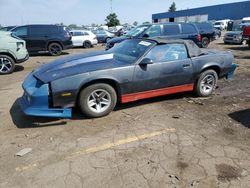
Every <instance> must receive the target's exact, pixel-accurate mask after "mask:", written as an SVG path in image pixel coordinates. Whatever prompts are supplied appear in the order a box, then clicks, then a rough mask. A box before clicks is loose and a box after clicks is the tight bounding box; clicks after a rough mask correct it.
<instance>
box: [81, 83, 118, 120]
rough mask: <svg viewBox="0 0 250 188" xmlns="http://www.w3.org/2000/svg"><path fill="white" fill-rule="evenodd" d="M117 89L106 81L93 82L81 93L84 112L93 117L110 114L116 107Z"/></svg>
mask: <svg viewBox="0 0 250 188" xmlns="http://www.w3.org/2000/svg"><path fill="white" fill-rule="evenodd" d="M116 102H117V95H116V92H115V89H114V88H113V87H112V86H110V85H108V84H104V83H98V84H93V85H90V86H88V87H86V88H85V89H83V90H82V91H81V93H80V97H79V106H80V109H81V111H82V113H83V114H85V115H86V116H88V117H91V118H98V117H103V116H106V115H108V114H109V113H110V112H111V111H112V110H113V109H114V107H115V105H116Z"/></svg>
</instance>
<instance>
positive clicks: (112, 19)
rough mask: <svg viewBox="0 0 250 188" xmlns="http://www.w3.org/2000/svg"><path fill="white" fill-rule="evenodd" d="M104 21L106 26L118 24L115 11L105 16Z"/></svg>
mask: <svg viewBox="0 0 250 188" xmlns="http://www.w3.org/2000/svg"><path fill="white" fill-rule="evenodd" d="M105 21H106V22H107V23H106V25H107V26H108V27H115V26H117V25H120V21H119V19H118V17H117V15H116V13H111V14H109V15H108V16H107V18H106V19H105Z"/></svg>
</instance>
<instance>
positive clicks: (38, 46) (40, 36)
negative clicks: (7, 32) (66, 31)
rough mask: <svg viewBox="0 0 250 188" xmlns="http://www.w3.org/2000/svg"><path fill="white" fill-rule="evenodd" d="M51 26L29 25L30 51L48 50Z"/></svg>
mask: <svg viewBox="0 0 250 188" xmlns="http://www.w3.org/2000/svg"><path fill="white" fill-rule="evenodd" d="M48 32H49V28H47V27H46V26H41V25H31V26H29V48H30V51H33V52H38V51H45V50H47V48H46V44H47V40H48V37H49V34H48Z"/></svg>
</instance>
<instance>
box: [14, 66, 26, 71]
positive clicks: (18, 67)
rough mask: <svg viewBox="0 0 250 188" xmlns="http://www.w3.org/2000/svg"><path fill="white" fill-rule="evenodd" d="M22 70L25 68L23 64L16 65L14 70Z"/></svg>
mask: <svg viewBox="0 0 250 188" xmlns="http://www.w3.org/2000/svg"><path fill="white" fill-rule="evenodd" d="M22 70H24V67H23V66H22V65H16V66H15V70H14V72H20V71H22Z"/></svg>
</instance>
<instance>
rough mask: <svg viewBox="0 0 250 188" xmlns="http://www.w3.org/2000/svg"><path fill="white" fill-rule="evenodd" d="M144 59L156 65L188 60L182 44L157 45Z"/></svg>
mask: <svg viewBox="0 0 250 188" xmlns="http://www.w3.org/2000/svg"><path fill="white" fill-rule="evenodd" d="M146 58H150V59H152V60H153V62H155V63H157V62H167V61H176V60H184V59H187V58H188V54H187V50H186V47H185V45H184V44H159V45H157V46H155V47H154V48H153V49H152V50H151V51H150V52H149V53H148V54H147V55H146Z"/></svg>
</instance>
